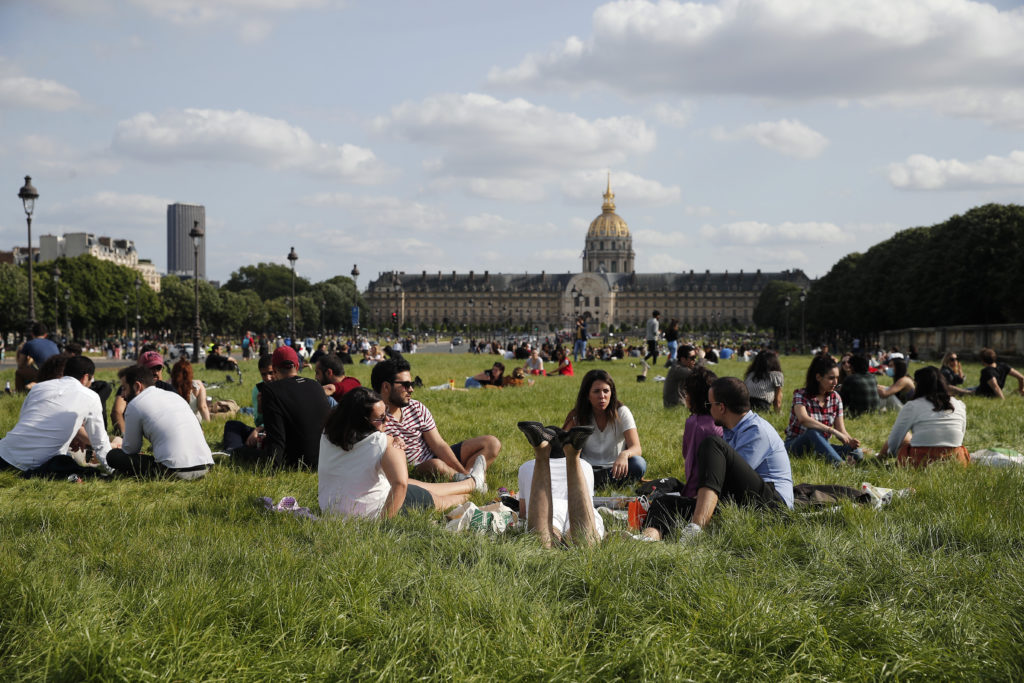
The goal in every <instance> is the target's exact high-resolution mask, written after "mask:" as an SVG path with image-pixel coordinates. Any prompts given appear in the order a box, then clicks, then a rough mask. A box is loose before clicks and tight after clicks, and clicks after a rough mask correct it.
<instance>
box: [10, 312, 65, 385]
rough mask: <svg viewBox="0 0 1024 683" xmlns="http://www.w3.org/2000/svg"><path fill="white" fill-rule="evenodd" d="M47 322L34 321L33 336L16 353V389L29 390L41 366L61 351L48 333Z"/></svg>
mask: <svg viewBox="0 0 1024 683" xmlns="http://www.w3.org/2000/svg"><path fill="white" fill-rule="evenodd" d="M48 333H49V328H47V327H46V323H42V322H36V323H32V338H31V339H29V340H28V341H26V342H25V343H24V344H22V345H21V348H19V349H18V353H17V354H16V355H15V361H16V362H17V365H18V369H17V370H15V371H14V390H15V391H28V390H29V389H31V388H32V385H33V384H34V383H35V381H36V376H37V375H38V373H39V368H41V367H42V366H43V363H45V362H46V360H47V359H48V358H49V357H50V356H56V355H57V354H58V353H60V348H59V347H58V346H57V344H56V343H55V342H54V341H53V340H52V339H50V338H48V337H47V336H46V335H47V334H48Z"/></svg>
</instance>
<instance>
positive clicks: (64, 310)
mask: <svg viewBox="0 0 1024 683" xmlns="http://www.w3.org/2000/svg"><path fill="white" fill-rule="evenodd" d="M55 267H56V268H59V270H60V279H59V280H54V278H53V274H54V272H55ZM138 275H139V274H138V271H136V270H134V269H133V268H129V267H127V266H121V265H118V264H116V263H112V262H110V261H103V260H100V259H97V258H96V257H94V256H92V255H89V254H85V255H82V256H76V257H74V258H59V259H57V260H56V261H50V262H47V263H39V264H34V266H33V289H34V292H33V294H34V298H35V309H36V319H37V320H40V321H42V322H45V323H46V324H47V325H48V326H49V327H51V328H52V327H53V326H54V323H57V325H58V327H59V328H60V329H61V331H62V333H64V334H66V327H67V324H68V323H69V322H70V325H71V329H72V330H74V336H75V337H76V338H89V339H93V340H97V339H101V338H105V337H109V336H115V337H117V336H121V335H122V334H124V333H125V331H126V330H134V326H135V315H136V300H137V301H138V313H139V328H140V330H142V331H143V333H145V334H161V335H162V334H165V333H170V334H172V335H176V336H183V337H188V336H190V334H189V331H190V330H191V329H192V326H193V324H194V321H195V290H194V283H193V281H192V280H182V279H181V278H179V277H177V276H175V275H166V276H164V277H163V278H162V279H161V280H160V292H159V293H157V292H155V291H153V289H152V288H150V287H149V285H148V284H147V283H146V282H145V281H141V278H139V277H138ZM137 279H138V280H139V281H140V285H139V287H136V285H135V283H136V280H137ZM291 292H292V272H291V270H290V269H289V268H288V267H286V266H282V265H278V264H273V263H260V264H257V265H250V266H243V267H241V268H239V269H238V270H237V271H235V272H233V273H232V274H231V277H230V279H229V280H228V281H227V282H226V283H224V285H223V286H221V287H215V286H213V285H212V284H210V283H209V282H207V281H205V280H200V281H199V314H200V323H201V326H202V330H203V334H204V335H209V334H218V335H222V334H226V335H239V334H241V333H244V332H245V331H247V330H253V331H257V332H262V331H277V332H279V333H282V334H286V333H287V332H288V331H290V329H291V311H292V306H291ZM354 305H358V306H360V307H363V302H362V299H361V298H360V297H359V293H358V292H357V291H356V286H355V283H354V282H353V281H352V279H351V278H348V277H346V276H343V275H338V276H335V277H332V278H330V279H327V280H324V281H322V282H316V283H312V282H310V281H309V279H307V278H304V277H299V276H296V277H295V319H296V324H295V327H296V330H297V331H298V332H302V333H316V332H318V331H320V330H321V329H322V330H346V329H348V328H349V326H350V323H351V310H352V306H354ZM28 313H29V308H28V268H27V266H15V265H12V264H9V263H4V264H0V330H2V331H3V332H4V333H7V332H14V333H15V335H18V334H20V333H22V332H23V331H24V330H25V327H26V321H27V320H28Z"/></svg>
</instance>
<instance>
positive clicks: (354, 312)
mask: <svg viewBox="0 0 1024 683" xmlns="http://www.w3.org/2000/svg"><path fill="white" fill-rule="evenodd" d="M352 327H359V307H358V306H353V307H352Z"/></svg>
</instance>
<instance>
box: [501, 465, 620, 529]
mask: <svg viewBox="0 0 1024 683" xmlns="http://www.w3.org/2000/svg"><path fill="white" fill-rule="evenodd" d="M536 463H537V461H536V460H527V461H526V462H524V463H523V464H522V465H520V466H519V514H520V516H521V517H526V513H527V510H529V509H530V493H531V491H530V488H531V486H532V484H533V468H534V465H536ZM580 469H581V470H582V471H583V478H584V479H586V481H587V498H588V499H589V500H590V506H591V507H593V506H594V468H592V467H588V466H587V463H586V462H585V461H583V460H581V461H580ZM551 513H552V514H551V524H552V526H553V527H554V528H555V531H557V532H558V533H559V534H561V535H562V537H563V538H565V536H566V534H567V533H568V530H569V479H568V476H567V474H566V470H565V458H552V459H551ZM594 527H595V528H596V529H597V534H598V536H600V537H601V538H604V520H602V519H601V515H599V514H598V513H597V511H595V512H594Z"/></svg>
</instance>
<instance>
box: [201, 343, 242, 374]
mask: <svg viewBox="0 0 1024 683" xmlns="http://www.w3.org/2000/svg"><path fill="white" fill-rule="evenodd" d="M220 351H221V346H220V344H214V345H213V346H211V347H210V353H209V354H208V355H207V356H206V369H207V370H220V371H221V372H223V371H225V370H235V371H237V370H238V361H237V360H235V359H234V358H232V357H231V356H224V355H222V354H221V352H220Z"/></svg>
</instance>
